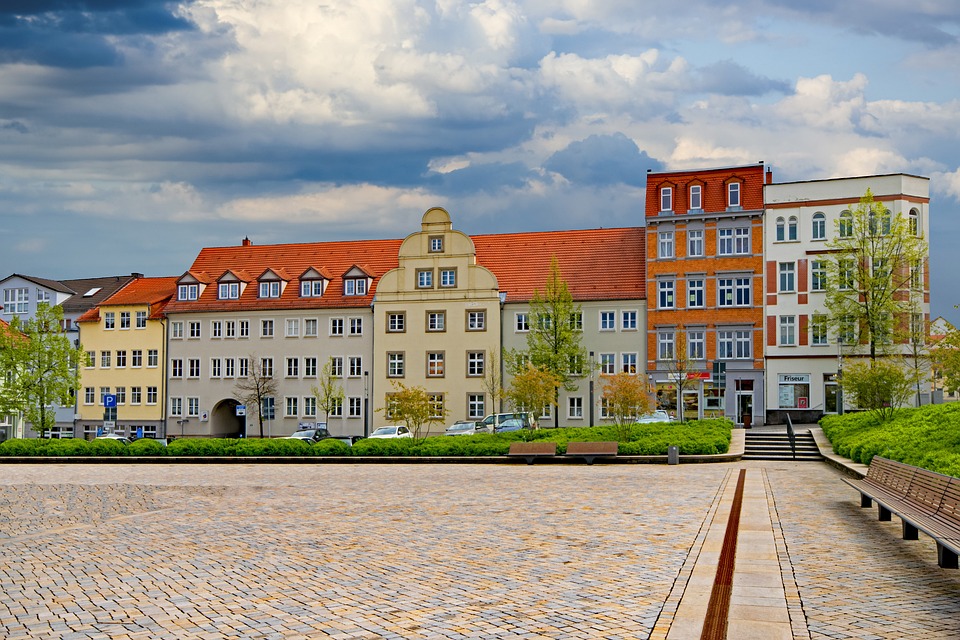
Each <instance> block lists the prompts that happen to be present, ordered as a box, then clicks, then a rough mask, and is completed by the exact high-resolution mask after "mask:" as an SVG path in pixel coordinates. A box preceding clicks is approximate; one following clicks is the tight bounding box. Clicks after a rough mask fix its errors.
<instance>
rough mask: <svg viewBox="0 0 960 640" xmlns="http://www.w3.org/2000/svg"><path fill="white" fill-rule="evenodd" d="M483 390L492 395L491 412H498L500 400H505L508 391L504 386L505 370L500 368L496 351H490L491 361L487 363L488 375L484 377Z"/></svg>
mask: <svg viewBox="0 0 960 640" xmlns="http://www.w3.org/2000/svg"><path fill="white" fill-rule="evenodd" d="M483 390H484V391H486V392H487V393H488V394H489V395H490V405H491V407H492V410H491V411H490V413H497V412H498V411H499V410H500V402H501V401H502V400H503V397H504V394H505V393H506V391H505V390H504V388H503V371H502V370H501V369H500V362H499V359H498V358H497V353H496V352H495V351H491V352H490V362H489V363H488V365H487V375H486V376H484V378H483Z"/></svg>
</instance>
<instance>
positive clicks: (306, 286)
mask: <svg viewBox="0 0 960 640" xmlns="http://www.w3.org/2000/svg"><path fill="white" fill-rule="evenodd" d="M322 295H323V280H302V281H301V282H300V297H301V298H319V297H321V296H322Z"/></svg>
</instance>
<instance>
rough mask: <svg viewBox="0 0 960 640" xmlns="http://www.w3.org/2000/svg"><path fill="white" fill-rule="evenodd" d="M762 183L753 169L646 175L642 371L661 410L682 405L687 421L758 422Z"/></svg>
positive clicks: (765, 178)
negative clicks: (644, 368) (722, 372)
mask: <svg viewBox="0 0 960 640" xmlns="http://www.w3.org/2000/svg"><path fill="white" fill-rule="evenodd" d="M771 181H772V173H771V172H769V171H768V170H765V168H764V165H763V164H762V163H760V164H756V165H747V166H740V167H728V168H721V169H700V170H691V171H669V172H658V173H653V172H650V173H648V174H647V198H646V209H645V217H646V255H647V273H646V277H647V373H648V374H649V375H650V378H651V382H652V383H653V384H654V385H655V386H656V389H657V399H658V402H659V403H660V405H661V407H662V408H666V409H667V410H669V411H671V412H674V411H676V410H677V406H678V404H682V405H683V407H684V416H685V418H687V419H689V418H696V417H709V416H719V415H725V416H727V417H730V418H733V419H735V420H736V421H737V422H740V421H741V420H742V416H743V415H744V414H746V415H748V416H750V418H749V419H750V420H751V421H752V423H753V424H757V423H758V422H761V421H762V416H763V415H764V407H763V402H764V392H763V389H764V380H763V375H764V371H763V345H764V340H763V210H764V203H763V186H764V184H765V183H766V182H771ZM716 363H722V365H723V368H724V369H725V379H724V378H723V377H722V376H718V375H717V374H716V371H715V368H716V367H715V365H716ZM678 381H680V384H678ZM678 387H680V388H682V394H679V395H682V398H678V397H677V396H678V391H681V389H678ZM678 401H679V402H678Z"/></svg>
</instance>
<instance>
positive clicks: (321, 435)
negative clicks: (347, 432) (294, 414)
mask: <svg viewBox="0 0 960 640" xmlns="http://www.w3.org/2000/svg"><path fill="white" fill-rule="evenodd" d="M286 437H287V438H295V439H297V440H303V441H304V442H309V443H311V444H313V443H314V442H320V441H321V440H326V439H327V438H329V437H330V432H329V431H327V428H326V427H314V428H311V429H300V430H299V431H297V432H295V433H294V434H292V435H289V436H286Z"/></svg>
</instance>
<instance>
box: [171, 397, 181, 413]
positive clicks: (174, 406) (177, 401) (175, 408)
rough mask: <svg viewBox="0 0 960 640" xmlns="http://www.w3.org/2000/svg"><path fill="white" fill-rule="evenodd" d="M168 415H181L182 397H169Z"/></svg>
mask: <svg viewBox="0 0 960 640" xmlns="http://www.w3.org/2000/svg"><path fill="white" fill-rule="evenodd" d="M170 415H171V416H174V417H179V416H182V415H183V398H170Z"/></svg>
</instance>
